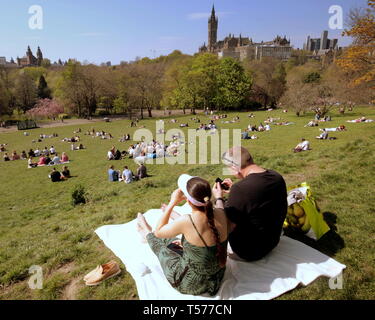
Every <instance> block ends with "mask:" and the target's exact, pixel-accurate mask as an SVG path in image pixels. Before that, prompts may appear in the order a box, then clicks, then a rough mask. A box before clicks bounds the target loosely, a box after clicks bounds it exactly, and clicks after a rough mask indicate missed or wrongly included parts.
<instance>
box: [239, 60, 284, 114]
mask: <svg viewBox="0 0 375 320" xmlns="http://www.w3.org/2000/svg"><path fill="white" fill-rule="evenodd" d="M278 64H279V61H278V60H276V59H271V58H269V59H266V58H265V59H262V60H261V61H257V60H255V61H251V62H249V63H245V67H246V68H247V69H248V70H249V72H250V73H251V75H252V78H253V79H254V81H253V84H254V85H253V92H252V98H253V99H254V100H255V101H258V102H260V103H262V105H263V107H264V108H266V107H267V106H268V105H269V104H271V105H275V104H277V102H278V99H279V98H280V97H281V92H282V91H283V90H282V87H283V83H282V82H280V81H281V80H282V79H281V78H280V76H281V73H280V72H281V71H282V70H281V68H283V67H281V66H280V67H279V68H280V70H279V71H278V72H279V74H278V75H277V74H276V73H275V71H276V67H277V66H278ZM278 76H279V77H278Z"/></svg>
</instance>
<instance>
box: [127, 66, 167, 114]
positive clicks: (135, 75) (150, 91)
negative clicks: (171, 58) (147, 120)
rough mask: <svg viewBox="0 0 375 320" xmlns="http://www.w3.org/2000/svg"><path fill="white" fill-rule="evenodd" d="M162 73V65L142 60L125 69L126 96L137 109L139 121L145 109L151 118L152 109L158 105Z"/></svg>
mask: <svg viewBox="0 0 375 320" xmlns="http://www.w3.org/2000/svg"><path fill="white" fill-rule="evenodd" d="M163 72H164V66H163V64H161V63H150V61H148V60H147V61H146V60H144V59H143V60H139V61H138V62H137V63H133V64H131V65H129V66H128V67H127V73H128V75H127V76H126V77H125V78H124V80H125V81H126V82H127V83H128V89H127V96H128V99H129V101H130V103H131V104H132V105H137V106H138V107H139V109H140V112H141V119H143V110H144V109H145V108H146V109H147V111H148V115H149V117H152V109H153V108H154V107H158V106H159V105H160V101H161V98H162V83H161V79H162V75H163Z"/></svg>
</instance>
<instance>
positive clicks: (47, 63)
mask: <svg viewBox="0 0 375 320" xmlns="http://www.w3.org/2000/svg"><path fill="white" fill-rule="evenodd" d="M40 65H41V66H42V67H43V68H49V67H50V66H51V60H49V59H46V58H45V59H43V60H42V63H41V64H40Z"/></svg>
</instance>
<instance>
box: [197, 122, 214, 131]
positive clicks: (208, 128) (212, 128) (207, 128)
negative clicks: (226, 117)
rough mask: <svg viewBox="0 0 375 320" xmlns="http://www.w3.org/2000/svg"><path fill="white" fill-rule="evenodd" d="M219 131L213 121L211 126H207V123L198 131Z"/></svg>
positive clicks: (201, 125)
mask: <svg viewBox="0 0 375 320" xmlns="http://www.w3.org/2000/svg"><path fill="white" fill-rule="evenodd" d="M216 129H217V126H216V124H215V123H214V122H213V120H211V122H210V123H209V124H205V123H202V124H200V125H199V127H198V128H197V131H198V130H206V131H207V130H216Z"/></svg>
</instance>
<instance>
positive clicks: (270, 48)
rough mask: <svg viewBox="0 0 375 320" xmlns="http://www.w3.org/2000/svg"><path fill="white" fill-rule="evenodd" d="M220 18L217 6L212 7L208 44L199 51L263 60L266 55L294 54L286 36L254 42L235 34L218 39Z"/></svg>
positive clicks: (279, 57) (278, 56)
mask: <svg viewBox="0 0 375 320" xmlns="http://www.w3.org/2000/svg"><path fill="white" fill-rule="evenodd" d="M218 26H219V19H218V18H217V16H216V14H215V7H212V12H211V17H210V18H209V19H208V44H207V45H206V43H205V44H204V45H203V46H202V47H200V48H199V52H211V53H216V54H217V55H218V56H219V58H225V57H232V58H235V59H239V60H241V61H243V60H261V59H262V58H264V57H272V58H277V59H281V60H288V59H289V58H290V57H291V55H292V47H291V45H290V40H287V39H286V36H284V37H280V36H277V37H276V38H275V39H274V40H272V41H268V42H263V41H262V42H259V43H256V42H253V40H252V39H251V38H248V37H242V35H241V34H240V35H239V37H235V36H234V35H233V34H229V36H227V37H225V38H224V40H221V41H217V32H218Z"/></svg>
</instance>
